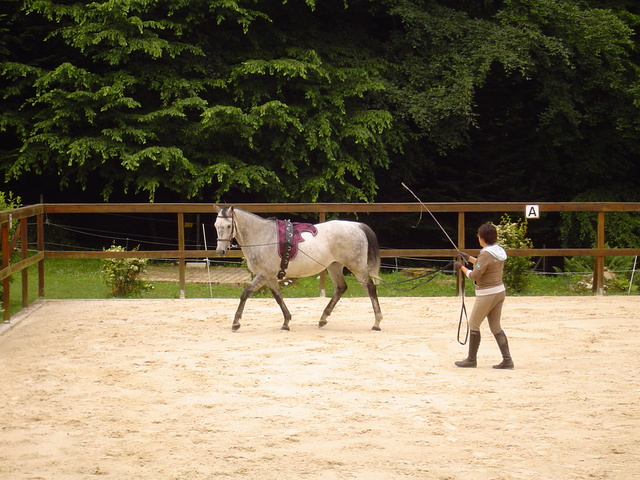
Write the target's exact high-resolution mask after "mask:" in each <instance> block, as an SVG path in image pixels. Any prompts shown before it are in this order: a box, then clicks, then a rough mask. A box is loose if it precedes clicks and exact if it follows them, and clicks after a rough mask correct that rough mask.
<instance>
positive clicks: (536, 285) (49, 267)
mask: <svg viewBox="0 0 640 480" xmlns="http://www.w3.org/2000/svg"><path fill="white" fill-rule="evenodd" d="M100 269H101V261H100V260H86V259H83V260H66V259H49V260H47V261H45V297H46V298H48V299H107V298H113V297H112V296H111V292H110V290H109V287H108V286H107V284H106V282H105V279H104V277H103V275H102V274H101V272H100ZM381 277H382V279H383V284H381V285H379V286H378V294H379V296H381V297H448V296H456V295H457V290H456V280H455V278H454V276H453V275H452V274H451V273H442V272H438V273H437V274H435V275H434V276H433V277H432V278H431V279H430V280H428V281H427V280H426V279H413V280H410V279H409V278H408V277H406V276H404V275H402V274H401V273H400V272H394V271H391V272H389V271H387V272H382V273H381ZM20 278H21V277H20V275H16V276H15V280H14V281H13V282H12V284H11V313H12V314H14V313H16V312H18V311H19V310H20V309H21V308H22V305H21V304H22V288H21V282H20ZM346 279H347V284H348V286H349V289H348V290H347V292H346V293H345V297H362V296H365V295H366V293H365V291H364V289H363V288H362V286H360V285H359V284H358V281H357V280H356V279H355V277H354V276H353V275H351V274H347V276H346ZM574 280H575V279H574ZM37 282H38V275H37V269H36V267H35V266H33V267H31V268H30V269H29V303H31V302H33V301H35V300H36V299H37V294H38V285H37ZM570 282H571V277H570V276H567V275H551V276H543V275H533V276H532V278H531V282H530V285H529V287H528V288H527V291H526V292H524V293H523V294H519V295H533V296H557V295H577V294H576V292H574V291H573V290H572V289H571V288H570ZM151 283H152V285H153V287H154V288H153V290H150V291H147V292H144V293H143V294H142V296H141V298H179V297H180V290H179V285H178V282H177V281H176V282H151ZM243 288H244V287H241V286H229V285H213V286H212V288H211V291H210V289H209V285H208V284H191V283H187V284H186V286H185V296H186V298H210V297H213V298H239V297H240V294H241V293H242V290H243ZM326 289H327V294H328V295H330V294H331V292H332V291H333V285H332V283H331V280H330V279H329V278H328V277H327V285H326ZM282 291H283V295H284V296H285V298H305V297H317V296H318V295H319V292H320V281H319V277H308V278H303V279H295V280H294V281H292V282H291V283H290V284H288V285H285V286H283V287H282ZM508 294H510V295H514V294H513V293H512V292H508ZM465 295H467V296H473V295H474V290H473V284H472V282H471V281H469V280H466V282H465ZM585 295H591V293H590V292H586V293H585ZM255 296H256V297H263V298H265V297H268V298H270V297H271V293H270V292H269V291H268V290H267V289H266V288H265V289H263V290H261V291H259V292H257V293H256V294H255Z"/></svg>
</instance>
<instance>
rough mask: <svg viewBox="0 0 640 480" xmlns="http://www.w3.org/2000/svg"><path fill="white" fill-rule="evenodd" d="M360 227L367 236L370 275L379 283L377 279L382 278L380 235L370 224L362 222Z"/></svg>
mask: <svg viewBox="0 0 640 480" xmlns="http://www.w3.org/2000/svg"><path fill="white" fill-rule="evenodd" d="M360 228H361V229H362V231H363V232H364V234H365V235H366V236H367V266H368V267H369V268H368V271H369V276H370V277H371V278H372V279H373V280H374V281H376V283H377V281H381V280H382V279H381V278H380V275H379V272H380V264H381V261H380V244H379V243H378V237H377V236H376V233H375V232H374V231H373V230H372V229H371V227H369V226H368V225H365V224H364V223H361V224H360Z"/></svg>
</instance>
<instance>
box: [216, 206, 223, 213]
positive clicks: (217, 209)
mask: <svg viewBox="0 0 640 480" xmlns="http://www.w3.org/2000/svg"><path fill="white" fill-rule="evenodd" d="M215 207H216V212H218V213H220V212H221V211H222V209H221V208H220V207H219V206H218V205H215Z"/></svg>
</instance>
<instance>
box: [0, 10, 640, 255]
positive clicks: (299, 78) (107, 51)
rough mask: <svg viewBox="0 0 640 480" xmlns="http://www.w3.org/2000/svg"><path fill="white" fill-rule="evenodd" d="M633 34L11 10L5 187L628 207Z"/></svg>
mask: <svg viewBox="0 0 640 480" xmlns="http://www.w3.org/2000/svg"><path fill="white" fill-rule="evenodd" d="M639 20H640V7H639V6H638V4H637V2H632V1H596V0H565V1H557V0H502V1H497V0H496V1H493V0H481V1H476V0H473V1H467V0H458V1H454V0H450V1H429V0H423V1H418V0H414V1H413V0H382V1H368V0H306V1H302V0H289V1H281V0H237V1H229V0H135V1H134V0H111V1H104V2H100V1H98V2H91V3H89V2H79V1H73V0H66V1H63V2H60V1H55V2H54V1H50V0H23V1H13V0H5V1H3V2H0V21H1V24H0V25H1V26H0V60H1V62H0V72H1V74H0V94H1V98H2V110H1V112H0V171H1V173H2V175H3V177H4V179H5V186H4V188H3V189H2V190H3V191H12V192H14V193H16V194H18V195H20V196H21V197H22V200H23V203H34V202H38V201H40V198H41V196H43V198H44V199H45V201H62V202H86V201H91V202H95V201H149V200H150V201H156V202H164V201H204V202H219V201H226V202H243V201H260V202H275V201H284V202H287V201H289V202H315V201H328V202H340V201H353V202H372V201H412V200H413V199H412V197H410V196H409V195H408V194H407V192H406V191H403V190H402V188H401V186H400V184H401V182H405V183H406V184H408V185H411V186H412V188H413V189H414V191H415V192H416V193H417V194H418V195H419V196H420V197H421V198H422V199H423V200H424V201H425V202H439V201H527V202H542V201H572V200H578V199H579V200H583V201H589V200H598V201H605V200H606V201H638V200H639V199H640V194H639V193H640V188H639V187H638V179H639V178H640V158H639V152H640V135H639V128H640V83H639V72H640V61H639V57H638V45H639V42H638V38H637V35H636V33H637V29H638V24H639ZM402 222H404V225H406V219H402ZM570 223H571V222H569V226H568V227H567V229H566V231H567V232H569V233H567V235H568V236H570V235H571V232H570V230H571V226H570ZM387 228H389V229H394V228H395V226H394V225H390V226H388V227H387ZM634 228H636V229H637V225H636V226H635V227H632V228H631V233H632V234H631V235H630V238H633V231H634V230H633V229H634ZM550 230H556V228H555V226H551V227H550ZM636 233H637V231H636ZM538 235H539V236H540V238H541V240H542V241H544V242H548V243H553V242H554V241H559V240H558V235H557V232H555V231H554V232H543V231H541V232H538Z"/></svg>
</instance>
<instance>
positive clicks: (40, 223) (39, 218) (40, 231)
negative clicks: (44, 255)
mask: <svg viewBox="0 0 640 480" xmlns="http://www.w3.org/2000/svg"><path fill="white" fill-rule="evenodd" d="M36 225H37V226H36V229H37V237H38V240H37V249H38V253H40V252H44V215H43V214H42V213H39V214H38V215H36ZM38 297H40V298H44V259H42V260H40V261H39V262H38Z"/></svg>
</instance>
